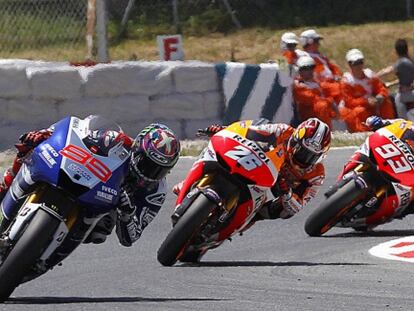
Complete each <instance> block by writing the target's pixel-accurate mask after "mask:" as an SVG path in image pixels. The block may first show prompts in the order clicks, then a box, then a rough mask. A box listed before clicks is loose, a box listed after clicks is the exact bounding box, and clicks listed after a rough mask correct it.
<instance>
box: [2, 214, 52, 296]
mask: <svg viewBox="0 0 414 311" xmlns="http://www.w3.org/2000/svg"><path fill="white" fill-rule="evenodd" d="M58 225H59V221H58V220H57V219H56V218H54V217H53V216H51V215H50V214H48V213H47V212H45V211H43V210H41V209H39V210H38V211H37V212H36V214H35V215H34V216H33V218H32V220H31V221H30V223H29V224H28V226H27V228H26V229H25V231H24V232H23V234H22V235H21V236H20V238H19V239H18V241H17V242H16V244H15V245H14V246H13V248H12V250H11V251H10V252H9V254H8V255H7V257H6V258H5V259H4V261H3V263H2V265H1V266H0V280H1V282H0V302H4V301H5V300H6V299H7V298H9V296H10V295H11V293H12V292H13V291H14V289H15V288H16V287H17V286H18V285H19V284H20V282H21V281H22V279H23V278H24V276H25V275H26V274H27V273H28V272H29V270H30V268H31V267H32V266H33V265H34V264H35V263H36V261H37V260H38V259H39V257H40V256H41V255H42V252H43V251H44V250H45V249H46V247H47V246H48V245H49V243H50V241H51V239H52V237H53V234H54V233H55V231H56V229H57V227H58Z"/></svg>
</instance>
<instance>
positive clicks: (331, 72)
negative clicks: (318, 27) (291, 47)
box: [299, 29, 342, 82]
mask: <svg viewBox="0 0 414 311" xmlns="http://www.w3.org/2000/svg"><path fill="white" fill-rule="evenodd" d="M322 39H323V37H322V36H321V35H320V34H318V33H317V32H316V31H315V30H314V29H308V30H305V31H304V32H302V33H301V34H300V39H299V40H300V43H301V45H302V47H303V49H304V51H305V52H307V53H308V54H309V55H310V56H311V57H312V58H313V59H314V60H315V63H316V67H315V79H316V80H317V81H318V82H322V81H329V82H333V81H339V80H340V79H341V76H342V72H341V69H339V67H338V66H337V65H335V64H334V63H332V62H330V61H329V59H328V57H326V56H325V55H323V54H321V53H320V52H319V46H320V41H321V40H322Z"/></svg>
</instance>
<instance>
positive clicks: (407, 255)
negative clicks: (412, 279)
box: [369, 236, 414, 263]
mask: <svg viewBox="0 0 414 311" xmlns="http://www.w3.org/2000/svg"><path fill="white" fill-rule="evenodd" d="M369 253H370V254H371V255H373V256H376V257H380V258H384V259H388V260H399V261H407V262H413V263H414V236H408V237H404V238H401V239H396V240H391V241H388V242H385V243H381V244H378V245H376V246H374V247H372V248H371V249H370V250H369Z"/></svg>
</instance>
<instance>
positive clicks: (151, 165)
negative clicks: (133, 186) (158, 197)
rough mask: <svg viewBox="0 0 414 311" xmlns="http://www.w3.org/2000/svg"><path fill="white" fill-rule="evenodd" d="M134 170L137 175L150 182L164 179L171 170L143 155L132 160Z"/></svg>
mask: <svg viewBox="0 0 414 311" xmlns="http://www.w3.org/2000/svg"><path fill="white" fill-rule="evenodd" d="M133 165H134V168H135V170H136V171H137V173H138V174H140V175H142V176H143V177H144V178H146V179H148V180H150V181H157V180H160V179H162V178H164V177H165V176H166V175H167V174H168V172H169V171H170V170H171V168H170V167H167V166H161V165H159V164H157V163H155V162H154V161H153V160H151V159H150V158H149V157H147V156H146V155H145V154H140V155H139V156H138V157H137V158H136V159H135V160H134V164H133Z"/></svg>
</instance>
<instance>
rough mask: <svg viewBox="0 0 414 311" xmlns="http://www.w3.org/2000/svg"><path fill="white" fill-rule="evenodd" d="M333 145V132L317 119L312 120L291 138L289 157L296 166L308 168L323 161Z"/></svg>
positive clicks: (288, 150)
mask: <svg viewBox="0 0 414 311" xmlns="http://www.w3.org/2000/svg"><path fill="white" fill-rule="evenodd" d="M330 145H331V130H330V129H329V127H328V125H327V124H326V123H324V122H322V121H321V120H319V119H317V118H310V119H308V120H306V121H304V122H302V123H301V124H299V126H298V127H297V128H296V129H295V131H294V132H293V134H292V136H291V137H290V138H289V141H288V145H287V156H288V158H289V160H290V162H291V164H293V165H294V166H299V167H300V168H308V167H311V166H313V165H315V164H316V163H319V162H320V161H322V159H323V158H324V157H325V156H326V153H327V152H328V150H329V147H330Z"/></svg>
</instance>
